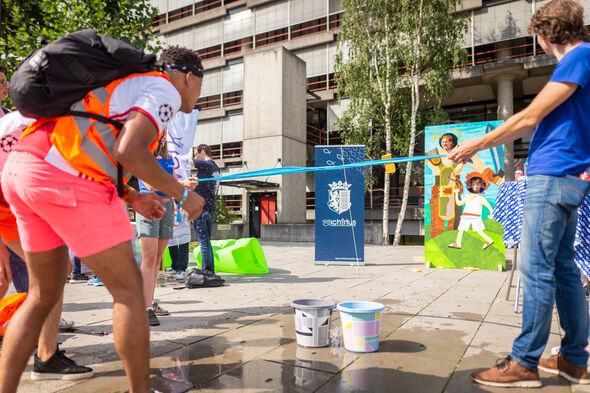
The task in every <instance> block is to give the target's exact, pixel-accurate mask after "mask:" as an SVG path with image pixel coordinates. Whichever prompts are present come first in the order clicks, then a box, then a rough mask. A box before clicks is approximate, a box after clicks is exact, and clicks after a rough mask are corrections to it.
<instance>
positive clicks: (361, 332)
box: [337, 301, 385, 352]
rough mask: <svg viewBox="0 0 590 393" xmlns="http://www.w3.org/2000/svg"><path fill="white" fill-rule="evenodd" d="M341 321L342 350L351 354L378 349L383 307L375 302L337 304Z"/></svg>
mask: <svg viewBox="0 0 590 393" xmlns="http://www.w3.org/2000/svg"><path fill="white" fill-rule="evenodd" d="M337 308H338V311H340V320H341V321H342V337H343V338H344V348H346V349H347V350H348V351H352V352H375V351H376V350H378V349H379V330H380V329H381V311H383V310H384V309H385V306H383V304H381V303H376V302H362V301H352V302H342V303H338V306H337Z"/></svg>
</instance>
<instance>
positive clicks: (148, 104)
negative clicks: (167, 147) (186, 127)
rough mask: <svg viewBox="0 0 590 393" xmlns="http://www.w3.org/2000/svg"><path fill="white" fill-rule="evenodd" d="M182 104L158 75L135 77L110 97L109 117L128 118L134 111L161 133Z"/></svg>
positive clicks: (176, 92) (164, 80) (171, 86)
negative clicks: (149, 121)
mask: <svg viewBox="0 0 590 393" xmlns="http://www.w3.org/2000/svg"><path fill="white" fill-rule="evenodd" d="M180 104H181V98H180V94H178V91H177V90H176V89H175V88H174V86H173V85H172V83H170V82H169V81H168V80H166V79H165V78H163V77H161V76H153V75H146V76H138V77H135V78H130V79H127V80H126V81H124V82H122V83H121V84H120V85H119V86H117V88H116V89H115V91H114V92H113V96H112V98H111V104H110V113H111V117H112V118H114V119H117V118H118V117H119V116H125V117H126V116H127V115H128V114H129V112H131V111H133V110H134V111H137V112H141V113H143V114H144V115H145V116H147V117H148V118H149V119H150V120H151V121H152V122H153V123H154V125H155V126H156V129H157V130H158V133H159V132H161V131H162V130H163V129H164V128H165V127H166V125H167V124H168V122H169V121H170V120H172V117H174V114H175V113H176V112H177V111H178V109H179V108H180Z"/></svg>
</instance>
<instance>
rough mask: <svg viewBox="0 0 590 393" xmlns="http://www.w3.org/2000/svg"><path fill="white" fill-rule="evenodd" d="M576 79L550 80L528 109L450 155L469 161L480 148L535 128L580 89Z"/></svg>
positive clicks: (486, 147) (459, 160) (508, 139)
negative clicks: (564, 81) (573, 80)
mask: <svg viewBox="0 0 590 393" xmlns="http://www.w3.org/2000/svg"><path fill="white" fill-rule="evenodd" d="M578 87H579V85H578V84H576V83H563V82H548V83H547V84H546V85H545V87H543V89H542V90H541V91H540V92H539V94H537V96H536V97H535V99H534V100H533V102H531V103H530V104H529V106H527V107H526V108H525V109H523V110H522V111H520V112H518V113H516V114H515V115H513V116H511V117H510V118H508V120H506V121H505V122H504V123H503V124H502V125H501V126H500V127H498V128H496V129H495V130H494V131H492V132H490V133H489V134H486V135H484V136H482V137H479V138H477V139H475V140H472V141H467V142H463V143H461V144H460V145H459V146H457V147H456V148H454V149H453V150H452V151H451V152H450V153H449V156H448V158H449V159H451V160H453V161H454V162H467V160H469V159H470V158H471V157H473V156H474V155H475V153H477V152H478V151H481V150H485V149H489V148H491V147H494V146H498V145H501V144H503V143H506V142H510V141H513V140H515V139H517V138H519V137H520V136H522V135H524V134H526V133H527V132H528V131H530V130H532V129H534V128H535V127H536V126H537V124H539V123H540V122H541V120H543V118H544V117H545V116H547V115H548V114H549V113H551V111H553V110H554V109H555V108H557V107H558V106H559V105H561V104H562V103H563V102H564V101H565V100H567V99H568V98H569V97H570V96H571V95H572V94H574V92H575V91H576V90H577V89H578Z"/></svg>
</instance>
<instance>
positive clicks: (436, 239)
mask: <svg viewBox="0 0 590 393" xmlns="http://www.w3.org/2000/svg"><path fill="white" fill-rule="evenodd" d="M501 123H502V122H498V121H495V122H481V123H466V124H449V125H441V126H433V127H426V139H425V150H426V152H427V154H428V155H440V154H447V153H449V152H450V151H451V150H452V149H453V148H454V147H456V146H457V145H459V144H460V143H462V142H464V141H466V140H472V139H475V138H477V137H479V136H481V135H484V134H486V133H488V132H490V131H491V130H493V129H494V128H496V127H497V126H498V125H499V124H501ZM503 156H504V149H503V147H497V148H494V149H488V150H485V151H482V152H480V153H478V154H477V155H475V156H473V157H472V158H471V159H470V160H469V161H468V162H467V163H465V164H457V163H454V162H452V161H451V160H449V159H447V158H446V157H441V158H434V159H431V160H426V168H425V179H424V185H425V192H424V193H425V201H424V202H425V203H424V206H425V217H424V221H425V261H426V262H427V263H428V262H430V266H444V267H455V268H458V267H467V266H469V267H478V268H482V269H493V270H496V269H498V267H499V265H501V266H504V265H505V258H504V246H503V244H502V242H501V238H502V230H503V229H502V226H501V225H500V224H498V223H497V222H496V221H494V220H492V218H491V213H492V211H493V205H494V204H495V199H496V194H497V190H498V185H499V184H501V183H502V182H503V180H504V179H503V177H504V171H503V164H504V162H503ZM463 184H466V185H467V187H463ZM465 188H467V189H468V191H469V192H468V193H465V195H461V194H463V192H464V189H465ZM476 215H478V216H479V217H476ZM483 251H485V253H483Z"/></svg>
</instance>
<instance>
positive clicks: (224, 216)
mask: <svg viewBox="0 0 590 393" xmlns="http://www.w3.org/2000/svg"><path fill="white" fill-rule="evenodd" d="M237 219H238V215H237V214H236V213H235V212H234V210H233V209H231V208H230V207H229V206H227V205H226V204H225V198H224V197H223V195H220V196H218V197H217V203H216V205H215V223H216V224H231V223H232V222H234V221H235V220H237Z"/></svg>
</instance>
